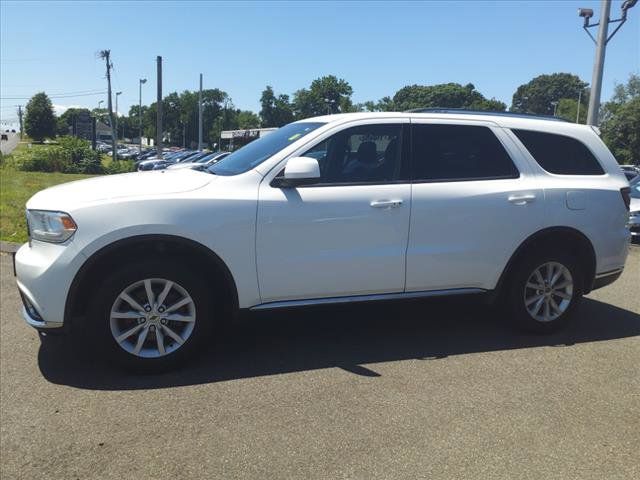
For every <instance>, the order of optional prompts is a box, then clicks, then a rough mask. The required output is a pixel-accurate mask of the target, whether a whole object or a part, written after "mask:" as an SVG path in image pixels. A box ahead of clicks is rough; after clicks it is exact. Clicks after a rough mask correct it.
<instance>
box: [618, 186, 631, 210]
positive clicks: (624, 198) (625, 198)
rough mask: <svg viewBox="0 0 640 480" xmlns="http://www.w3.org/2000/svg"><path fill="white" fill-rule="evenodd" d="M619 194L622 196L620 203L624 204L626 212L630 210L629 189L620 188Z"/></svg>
mask: <svg viewBox="0 0 640 480" xmlns="http://www.w3.org/2000/svg"><path fill="white" fill-rule="evenodd" d="M620 194H621V195H622V201H623V202H624V206H625V207H627V212H628V211H629V210H630V209H631V188H629V187H625V188H621V189H620Z"/></svg>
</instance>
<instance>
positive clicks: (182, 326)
mask: <svg viewBox="0 0 640 480" xmlns="http://www.w3.org/2000/svg"><path fill="white" fill-rule="evenodd" d="M109 318H110V327H111V334H112V335H113V338H114V339H115V341H116V343H117V344H118V345H119V346H120V347H121V348H122V349H123V350H125V351H126V352H128V353H130V354H132V355H135V356H138V357H144V358H158V357H163V356H165V355H168V354H170V353H172V352H174V351H176V350H178V349H179V348H180V347H181V346H182V345H183V344H184V343H185V342H186V341H187V339H188V338H189V337H190V336H191V334H192V333H193V329H194V327H195V323H196V306H195V302H194V301H193V299H192V298H191V295H189V293H188V292H187V290H185V289H184V288H183V287H182V286H181V285H179V284H177V283H175V282H173V281H171V280H167V279H163V278H147V279H144V280H140V281H137V282H135V283H132V284H131V285H129V286H128V287H126V288H125V289H124V290H122V292H120V294H119V295H118V296H117V298H116V299H115V301H114V302H113V305H112V307H111V312H110V314H109Z"/></svg>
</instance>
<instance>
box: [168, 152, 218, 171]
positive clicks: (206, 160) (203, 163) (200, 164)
mask: <svg viewBox="0 0 640 480" xmlns="http://www.w3.org/2000/svg"><path fill="white" fill-rule="evenodd" d="M230 153H231V152H213V153H210V154H208V155H206V156H204V157H202V158H200V159H199V160H196V161H195V162H180V163H176V164H175V165H169V166H168V167H167V169H168V170H178V169H183V168H191V169H192V170H205V169H206V168H208V167H210V166H211V165H213V164H214V163H216V162H219V161H220V160H222V159H223V158H224V157H226V156H227V155H230Z"/></svg>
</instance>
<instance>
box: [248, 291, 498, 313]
mask: <svg viewBox="0 0 640 480" xmlns="http://www.w3.org/2000/svg"><path fill="white" fill-rule="evenodd" d="M482 293H487V290H483V289H481V288H454V289H449V290H429V291H423V292H406V293H404V292H402V293H382V294H375V295H354V296H350V297H328V298H314V299H308V300H286V301H278V302H268V303H261V304H260V305H256V306H254V307H251V308H249V310H250V311H260V310H275V309H279V308H292V307H308V306H313V305H337V304H342V303H360V302H376V301H381V300H382V301H385V300H408V299H411V298H429V297H449V296H456V295H478V294H482Z"/></svg>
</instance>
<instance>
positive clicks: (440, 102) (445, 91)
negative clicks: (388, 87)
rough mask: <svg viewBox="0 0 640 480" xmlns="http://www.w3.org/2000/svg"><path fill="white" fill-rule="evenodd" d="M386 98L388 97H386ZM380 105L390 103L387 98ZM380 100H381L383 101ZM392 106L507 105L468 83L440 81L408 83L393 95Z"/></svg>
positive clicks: (480, 107)
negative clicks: (433, 83) (428, 83)
mask: <svg viewBox="0 0 640 480" xmlns="http://www.w3.org/2000/svg"><path fill="white" fill-rule="evenodd" d="M387 98H388V97H387ZM383 100H384V101H385V102H384V103H383V104H382V105H381V107H382V108H385V107H387V108H388V106H390V105H391V103H390V102H389V100H388V99H383ZM383 100H381V102H382V101H383ZM392 104H393V108H394V109H395V110H398V111H405V110H411V109H414V108H465V109H471V110H493V111H504V110H505V109H506V108H507V106H506V105H505V104H504V103H502V102H500V101H498V100H495V99H493V98H492V99H487V98H485V97H484V95H482V94H481V93H480V92H478V91H477V90H476V87H475V85H473V84H472V83H468V84H467V85H461V84H459V83H442V84H438V85H408V86H406V87H403V88H401V89H400V90H398V91H397V92H396V94H395V95H394V96H393V100H392Z"/></svg>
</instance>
